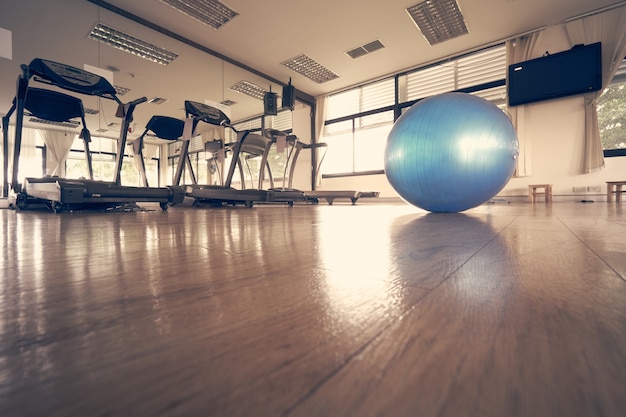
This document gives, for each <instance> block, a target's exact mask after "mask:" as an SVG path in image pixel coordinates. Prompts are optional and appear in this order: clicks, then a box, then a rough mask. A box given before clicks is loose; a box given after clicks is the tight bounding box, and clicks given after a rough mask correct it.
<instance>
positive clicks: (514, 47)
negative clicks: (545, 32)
mask: <svg viewBox="0 0 626 417" xmlns="http://www.w3.org/2000/svg"><path fill="white" fill-rule="evenodd" d="M539 35H540V32H533V33H530V34H527V35H523V36H519V37H517V38H514V39H510V40H508V41H507V43H506V60H507V68H508V66H509V65H511V64H515V63H517V62H523V61H526V60H529V59H531V58H533V57H534V56H533V54H534V52H535V51H534V49H535V46H536V45H537V39H539ZM525 110H526V106H525V105H520V106H512V107H508V110H507V111H508V113H509V116H510V117H511V121H512V122H513V126H515V130H516V131H517V138H518V140H519V155H518V157H517V164H516V166H515V174H514V175H515V176H516V177H526V176H529V175H531V166H532V165H531V156H532V153H531V141H530V139H529V138H528V137H527V133H526V128H525V127H526V126H525V124H526V118H525V115H524V113H525Z"/></svg>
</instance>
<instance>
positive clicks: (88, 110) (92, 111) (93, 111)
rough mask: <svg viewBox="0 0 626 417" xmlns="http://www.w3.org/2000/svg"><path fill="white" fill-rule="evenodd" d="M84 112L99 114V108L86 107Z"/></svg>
mask: <svg viewBox="0 0 626 417" xmlns="http://www.w3.org/2000/svg"><path fill="white" fill-rule="evenodd" d="M85 114H93V115H96V114H100V110H96V109H89V108H86V109H85Z"/></svg>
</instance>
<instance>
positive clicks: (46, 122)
mask: <svg viewBox="0 0 626 417" xmlns="http://www.w3.org/2000/svg"><path fill="white" fill-rule="evenodd" d="M28 121H29V122H33V123H41V124H44V125H53V126H62V127H68V128H70V129H73V128H76V127H78V126H80V122H75V121H73V120H68V121H66V122H54V121H52V120H45V119H39V118H37V117H31V118H30V119H28Z"/></svg>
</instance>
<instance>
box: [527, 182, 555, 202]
mask: <svg viewBox="0 0 626 417" xmlns="http://www.w3.org/2000/svg"><path fill="white" fill-rule="evenodd" d="M537 189H543V191H537ZM538 195H543V197H544V200H545V202H546V203H551V202H552V184H532V185H529V186H528V201H529V202H530V203H534V202H535V201H537V196H538Z"/></svg>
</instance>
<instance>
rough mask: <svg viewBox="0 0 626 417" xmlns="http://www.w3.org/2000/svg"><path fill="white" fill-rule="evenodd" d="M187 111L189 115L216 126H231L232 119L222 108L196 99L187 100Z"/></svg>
mask: <svg viewBox="0 0 626 417" xmlns="http://www.w3.org/2000/svg"><path fill="white" fill-rule="evenodd" d="M185 111H186V112H187V114H188V115H191V116H193V117H194V118H195V119H198V120H202V121H203V122H206V123H209V124H212V125H216V126H230V119H229V118H228V116H226V115H225V114H224V112H223V111H221V110H220V109H216V108H215V107H212V106H209V105H207V104H204V103H198V102H196V101H189V100H186V101H185Z"/></svg>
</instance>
